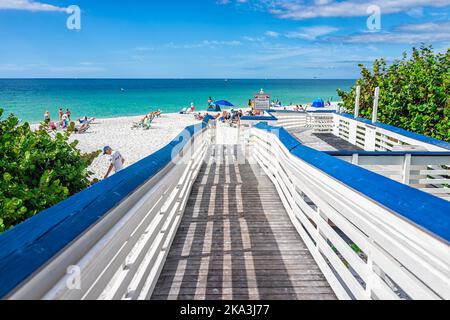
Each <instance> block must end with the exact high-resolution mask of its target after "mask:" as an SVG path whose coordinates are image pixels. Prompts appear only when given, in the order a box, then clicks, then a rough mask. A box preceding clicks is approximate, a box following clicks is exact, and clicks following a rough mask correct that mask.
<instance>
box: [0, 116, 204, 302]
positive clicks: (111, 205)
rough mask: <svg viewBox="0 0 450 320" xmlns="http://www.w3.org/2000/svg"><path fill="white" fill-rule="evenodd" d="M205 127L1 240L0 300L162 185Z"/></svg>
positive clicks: (193, 128) (184, 134) (189, 129)
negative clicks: (117, 211)
mask: <svg viewBox="0 0 450 320" xmlns="http://www.w3.org/2000/svg"><path fill="white" fill-rule="evenodd" d="M206 126H207V124H206V123H205V122H204V123H202V124H199V125H193V126H189V127H187V128H186V129H185V130H184V131H183V132H182V133H181V134H180V135H179V136H177V137H176V138H175V139H174V140H173V141H172V142H170V143H169V144H168V145H167V146H166V147H164V148H162V149H161V150H159V151H158V152H156V153H154V154H152V155H151V156H149V157H147V158H145V159H143V160H142V161H140V162H138V163H136V164H134V165H132V166H130V167H129V168H127V169H125V170H123V171H121V172H119V173H117V174H115V175H113V176H112V177H110V178H109V179H106V180H104V181H102V182H99V183H97V184H95V185H93V186H92V187H90V188H88V189H87V190H84V191H82V192H80V193H78V194H76V195H74V196H72V197H70V198H69V199H67V200H65V201H63V202H61V203H59V204H57V205H56V206H54V207H52V208H50V209H48V210H45V211H44V212H42V213H40V214H39V215H36V216H35V217H33V218H31V219H29V220H27V221H25V222H24V223H22V224H20V225H18V226H16V227H15V228H13V229H12V230H10V231H8V232H6V233H4V234H3V235H1V236H0V297H5V296H6V295H8V294H10V293H11V292H12V290H14V289H16V288H17V287H18V286H19V285H20V284H21V283H23V282H24V281H26V280H27V279H28V278H30V277H32V276H33V274H36V272H39V270H42V269H43V268H44V267H45V266H46V265H48V264H49V263H50V261H51V260H52V259H55V257H57V256H58V255H61V254H63V252H64V250H65V249H66V248H67V247H69V246H70V245H71V244H73V243H74V242H76V241H77V239H80V237H81V236H82V235H83V234H85V233H87V232H88V231H89V230H91V229H93V228H94V227H95V226H96V225H98V224H99V222H101V221H103V220H105V218H108V217H112V216H114V215H113V214H112V211H113V210H115V209H117V208H120V207H122V209H123V210H125V211H126V210H128V209H130V207H131V206H133V202H136V201H137V200H136V199H139V197H140V196H142V190H143V188H144V187H145V189H146V190H148V188H151V185H152V184H155V183H157V182H158V181H160V180H161V179H163V178H164V175H163V174H164V173H167V172H168V170H171V168H173V167H174V166H175V164H174V163H173V157H174V156H177V155H182V154H183V151H184V150H185V149H186V148H187V147H189V145H188V143H189V141H191V140H192V138H193V137H195V136H197V135H198V134H199V133H202V132H203V131H204V130H205V128H206ZM161 172H162V173H161ZM149 182H150V185H149ZM130 199H131V200H133V201H130ZM111 219H112V218H111ZM115 221H117V219H116V220H115Z"/></svg>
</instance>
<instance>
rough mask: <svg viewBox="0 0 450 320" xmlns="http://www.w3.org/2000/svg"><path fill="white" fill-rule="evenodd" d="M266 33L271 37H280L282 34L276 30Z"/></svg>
mask: <svg viewBox="0 0 450 320" xmlns="http://www.w3.org/2000/svg"><path fill="white" fill-rule="evenodd" d="M265 35H266V36H268V37H271V38H278V37H279V36H280V34H279V33H278V32H275V31H266V33H265Z"/></svg>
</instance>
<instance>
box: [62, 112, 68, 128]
mask: <svg viewBox="0 0 450 320" xmlns="http://www.w3.org/2000/svg"><path fill="white" fill-rule="evenodd" d="M69 124H70V123H69V118H67V115H66V114H63V115H62V116H61V128H63V129H66V128H67V127H69Z"/></svg>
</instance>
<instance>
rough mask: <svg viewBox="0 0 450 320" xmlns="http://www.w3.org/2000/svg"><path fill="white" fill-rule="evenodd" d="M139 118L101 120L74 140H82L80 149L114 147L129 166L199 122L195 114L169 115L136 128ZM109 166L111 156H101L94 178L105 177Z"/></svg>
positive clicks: (72, 138) (85, 151)
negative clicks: (145, 128)
mask: <svg viewBox="0 0 450 320" xmlns="http://www.w3.org/2000/svg"><path fill="white" fill-rule="evenodd" d="M141 119H142V116H139V117H121V118H113V119H98V120H95V121H94V123H92V125H91V127H90V129H89V130H88V131H87V132H86V133H84V134H74V135H72V136H71V137H70V139H71V140H78V141H79V144H78V148H79V149H80V150H81V152H83V153H90V152H94V151H97V150H101V149H103V147H104V146H110V147H111V148H112V149H113V150H117V151H119V152H120V153H121V154H122V156H123V157H124V158H125V160H126V163H125V167H128V166H130V165H132V164H133V163H135V162H138V161H140V160H142V159H144V158H146V157H147V156H149V155H151V154H153V153H154V152H156V151H158V150H160V149H161V148H162V147H164V146H166V145H167V144H168V143H169V142H171V141H172V140H173V139H174V138H175V137H176V136H177V135H178V134H180V133H181V132H182V131H183V129H184V128H185V127H187V126H190V125H192V124H196V123H199V121H197V120H195V119H194V116H193V115H180V114H165V115H163V116H162V117H161V118H158V119H156V120H155V121H154V122H153V124H152V128H151V129H150V130H144V129H132V125H133V122H138V121H139V120H141ZM108 167H109V161H108V156H104V155H100V156H99V157H98V158H97V159H96V160H95V161H94V162H93V163H92V165H91V167H90V168H89V169H90V170H91V171H92V172H93V173H94V174H95V175H94V176H93V178H97V179H100V180H101V179H103V177H104V175H105V174H106V171H107V170H108Z"/></svg>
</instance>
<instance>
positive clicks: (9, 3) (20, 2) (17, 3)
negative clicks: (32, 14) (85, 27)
mask: <svg viewBox="0 0 450 320" xmlns="http://www.w3.org/2000/svg"><path fill="white" fill-rule="evenodd" d="M0 10H23V11H59V12H65V11H66V8H62V7H58V6H54V5H51V4H47V3H42V2H37V1H33V0H0Z"/></svg>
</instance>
